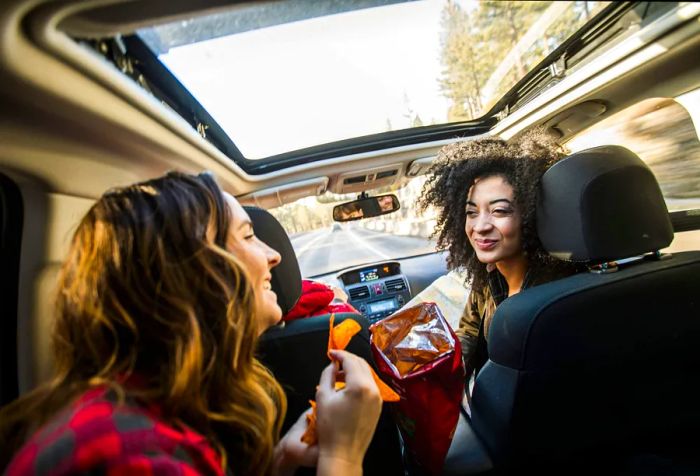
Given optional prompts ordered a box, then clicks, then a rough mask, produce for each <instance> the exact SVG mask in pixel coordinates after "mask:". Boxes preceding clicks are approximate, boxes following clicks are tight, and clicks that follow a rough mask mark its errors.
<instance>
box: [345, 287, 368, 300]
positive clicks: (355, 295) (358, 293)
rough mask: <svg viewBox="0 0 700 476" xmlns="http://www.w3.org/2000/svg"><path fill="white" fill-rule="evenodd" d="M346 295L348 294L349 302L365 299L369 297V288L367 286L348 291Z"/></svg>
mask: <svg viewBox="0 0 700 476" xmlns="http://www.w3.org/2000/svg"><path fill="white" fill-rule="evenodd" d="M348 294H350V300H351V301H357V300H358V299H367V298H368V297H369V288H368V287H367V286H359V287H357V288H352V289H349V290H348Z"/></svg>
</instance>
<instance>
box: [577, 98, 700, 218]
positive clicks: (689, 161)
mask: <svg viewBox="0 0 700 476" xmlns="http://www.w3.org/2000/svg"><path fill="white" fill-rule="evenodd" d="M611 144H616V145H621V146H623V147H626V148H628V149H630V150H631V151H633V152H635V153H636V154H637V155H639V157H640V158H641V159H642V160H643V161H644V162H645V163H646V164H647V165H648V166H649V168H650V169H651V170H652V172H654V175H655V176H656V179H657V180H658V181H659V185H660V187H661V191H662V192H663V195H664V198H665V199H666V205H667V207H668V209H669V211H677V210H690V209H697V208H700V142H699V141H698V136H697V132H696V131H695V127H694V125H693V121H692V119H691V117H690V115H689V114H688V111H687V110H686V109H685V108H684V107H683V106H682V105H681V104H679V103H678V102H677V101H675V100H673V99H667V98H654V99H647V100H644V101H641V102H639V103H637V104H634V105H633V106H630V107H628V108H626V109H624V110H622V111H620V112H618V113H616V114H614V115H612V116H610V117H609V118H607V119H605V120H603V121H601V122H599V123H598V124H596V125H595V126H593V127H590V128H588V129H586V130H584V131H583V132H582V133H580V134H578V135H577V136H575V137H574V138H573V139H572V140H570V141H569V142H568V143H567V146H568V147H569V149H570V150H571V151H572V152H576V151H579V150H582V149H586V148H589V147H595V146H599V145H611Z"/></svg>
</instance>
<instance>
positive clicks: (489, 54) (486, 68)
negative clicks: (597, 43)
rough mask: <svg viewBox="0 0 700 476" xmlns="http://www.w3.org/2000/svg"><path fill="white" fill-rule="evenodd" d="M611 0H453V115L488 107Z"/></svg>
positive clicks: (447, 24) (445, 42)
mask: <svg viewBox="0 0 700 476" xmlns="http://www.w3.org/2000/svg"><path fill="white" fill-rule="evenodd" d="M605 3H607V2H539V1H537V2H517V1H484V2H478V3H476V4H474V5H473V6H472V4H469V5H468V6H467V7H462V6H461V5H460V4H459V3H457V2H456V1H454V0H448V2H447V3H446V5H445V8H444V10H443V13H442V28H443V34H442V41H441V44H442V65H443V67H444V69H443V72H442V77H441V78H440V89H441V91H442V93H443V94H444V95H445V97H447V98H448V99H450V100H451V103H452V104H451V106H450V109H449V112H448V120H449V121H464V120H469V119H474V118H477V117H480V116H482V115H483V114H485V113H486V112H488V110H489V109H490V108H491V107H492V106H493V105H494V104H495V103H496V102H497V101H498V99H500V98H501V97H502V96H503V95H504V94H505V93H506V92H507V91H508V90H509V89H510V88H511V87H512V86H513V85H515V83H516V82H517V81H519V80H520V79H521V78H522V77H523V76H524V75H525V74H526V73H527V72H528V71H529V70H531V69H532V68H533V67H535V66H536V65H537V64H538V63H539V62H540V61H542V59H544V58H545V57H546V56H547V55H548V54H550V53H551V52H552V51H553V50H554V49H555V48H557V47H558V46H559V45H560V44H561V43H562V42H564V41H565V40H566V39H567V38H568V37H569V36H571V35H572V34H573V33H574V32H575V31H576V30H578V29H579V28H580V27H581V26H582V25H583V24H584V23H585V22H586V21H588V19H590V17H591V16H592V15H594V14H595V13H596V12H597V11H598V10H600V9H601V8H602V7H603V6H604V4H605ZM540 26H541V27H542V29H541V30H540V29H539V27H540ZM515 48H518V51H514V50H515ZM511 53H512V54H511ZM509 55H510V56H509ZM499 66H501V69H499Z"/></svg>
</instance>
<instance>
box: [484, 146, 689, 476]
mask: <svg viewBox="0 0 700 476" xmlns="http://www.w3.org/2000/svg"><path fill="white" fill-rule="evenodd" d="M541 193H542V200H541V204H540V208H539V210H538V214H537V220H538V231H539V235H540V239H541V241H542V243H543V245H544V247H545V248H546V249H547V251H548V252H550V254H553V255H555V256H559V257H563V258H567V259H571V260H575V261H579V262H585V263H587V264H588V265H589V266H591V268H592V272H587V273H581V274H578V275H574V276H571V277H568V278H566V279H563V280H559V281H555V282H551V283H548V284H545V285H542V286H537V287H535V288H532V289H529V290H527V291H524V292H522V293H519V294H517V295H516V296H513V297H512V298H509V299H507V300H506V301H504V302H503V303H502V304H501V306H499V308H498V310H497V312H496V314H495V316H494V318H493V322H492V324H491V329H490V336H489V361H488V362H487V364H486V365H485V366H484V367H483V368H482V370H481V372H480V373H479V374H478V376H477V377H476V381H475V386H474V392H473V399H472V406H471V411H472V419H471V424H472V428H473V430H474V432H475V433H476V435H478V437H479V438H480V439H481V440H482V441H483V443H484V444H485V446H486V448H487V451H488V453H489V455H490V456H491V459H492V461H493V463H494V465H495V467H496V468H499V469H504V468H505V469H510V470H516V471H522V470H531V469H539V470H548V471H549V470H553V471H556V472H558V473H560V474H570V473H574V472H590V471H597V472H605V473H606V474H610V473H616V472H617V473H622V474H634V473H635V472H636V471H637V470H639V469H640V468H645V469H646V468H647V467H648V466H652V467H658V468H659V470H660V471H661V472H662V473H670V472H672V471H673V470H674V469H676V470H687V469H690V468H692V470H697V466H695V465H697V463H698V459H699V458H698V450H697V441H698V434H700V404H699V402H700V378H699V377H698V369H700V346H699V345H698V343H699V342H700V252H698V251H692V252H685V253H678V254H674V255H673V256H670V255H662V254H661V253H659V250H661V249H663V248H665V247H667V246H668V245H669V244H670V243H671V241H672V239H673V230H672V226H671V222H670V219H669V216H668V212H667V209H666V205H665V202H664V199H663V197H662V194H661V191H660V189H659V186H658V184H657V182H656V179H655V178H654V176H653V174H652V172H651V171H650V170H649V168H648V167H647V166H646V164H644V163H643V162H642V161H641V160H640V159H639V158H638V157H637V156H636V155H635V154H634V153H632V152H630V151H629V150H627V149H625V148H623V147H619V146H606V147H597V148H593V149H589V150H586V151H582V152H579V153H576V154H573V155H571V156H570V157H568V158H566V159H564V160H562V161H561V162H559V163H557V164H556V165H554V166H553V167H552V168H551V169H550V170H548V171H547V172H546V173H545V175H544V176H543V178H542V184H541ZM615 260H617V261H618V262H617V263H615V262H614V261H615ZM659 474H661V473H659Z"/></svg>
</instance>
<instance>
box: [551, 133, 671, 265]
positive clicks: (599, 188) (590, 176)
mask: <svg viewBox="0 0 700 476" xmlns="http://www.w3.org/2000/svg"><path fill="white" fill-rule="evenodd" d="M540 191H541V195H540V203H539V206H538V210H537V230H538V233H539V237H540V240H541V241H542V245H543V246H544V248H545V249H546V250H547V251H548V252H549V253H550V254H552V255H553V256H556V257H558V258H562V259H569V260H573V261H583V262H589V263H602V262H607V261H612V260H615V259H621V258H627V257H631V256H637V255H640V254H644V253H647V252H650V251H657V250H659V249H661V248H665V247H666V246H668V245H669V244H670V243H671V241H672V240H673V228H672V226H671V220H670V218H669V215H668V210H667V208H666V203H665V202H664V199H663V196H662V194H661V190H660V189H659V185H658V183H657V182H656V178H655V177H654V174H653V173H652V172H651V170H649V167H647V166H646V164H645V163H644V162H642V160H641V159H640V158H639V157H637V156H636V155H635V154H634V153H633V152H631V151H629V150H628V149H625V148H624V147H620V146H603V147H594V148H592V149H587V150H583V151H581V152H577V153H575V154H572V155H570V156H569V157H567V158H566V159H564V160H562V161H561V162H558V163H557V164H555V165H554V166H552V168H550V169H549V170H548V171H547V172H546V173H545V174H544V176H543V177H542V183H541V189H540Z"/></svg>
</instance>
